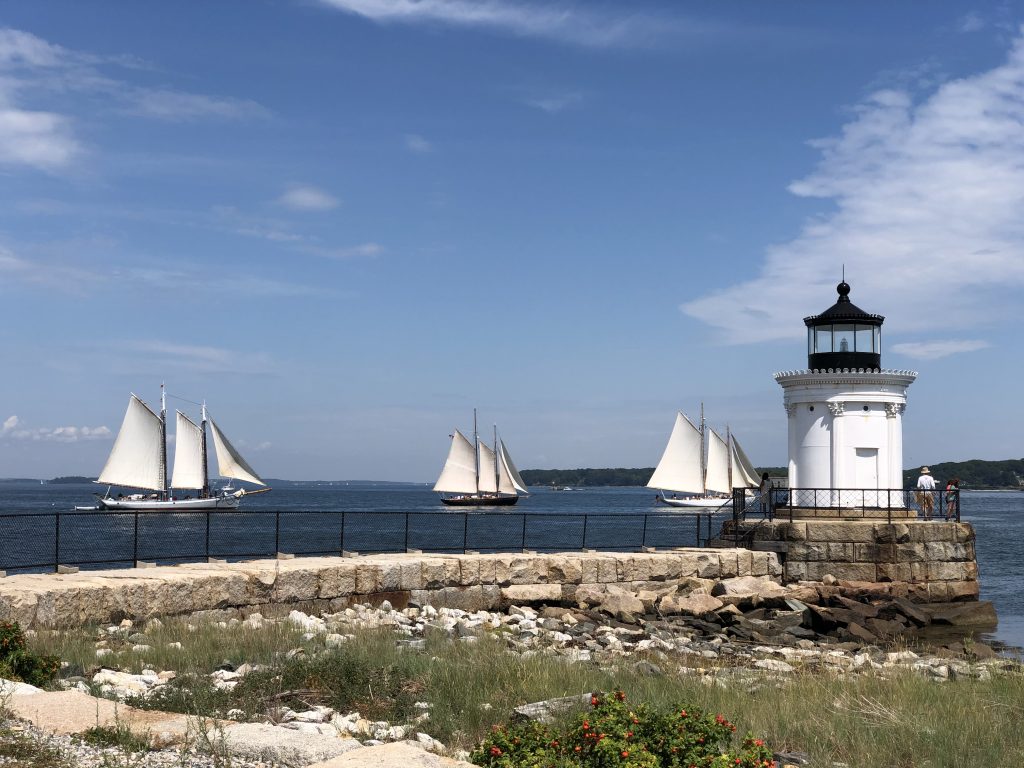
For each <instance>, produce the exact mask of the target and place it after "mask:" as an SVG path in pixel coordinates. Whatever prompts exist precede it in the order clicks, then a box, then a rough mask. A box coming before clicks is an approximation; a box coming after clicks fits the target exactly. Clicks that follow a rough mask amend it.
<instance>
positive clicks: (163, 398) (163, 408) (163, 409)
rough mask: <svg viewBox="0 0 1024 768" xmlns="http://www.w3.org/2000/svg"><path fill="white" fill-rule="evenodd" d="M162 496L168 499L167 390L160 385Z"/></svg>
mask: <svg viewBox="0 0 1024 768" xmlns="http://www.w3.org/2000/svg"><path fill="white" fill-rule="evenodd" d="M160 496H161V497H162V498H164V499H166V498H167V390H166V389H165V388H164V384H163V382H161V383H160Z"/></svg>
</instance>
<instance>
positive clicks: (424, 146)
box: [405, 133, 434, 155]
mask: <svg viewBox="0 0 1024 768" xmlns="http://www.w3.org/2000/svg"><path fill="white" fill-rule="evenodd" d="M405 148H406V149H408V150H409V151H410V152H415V153H416V154H417V155H425V154H427V153H428V152H433V151H434V145H433V144H431V143H430V142H429V141H427V140H426V139H424V138H423V137H422V136H418V135H416V134H415V133H409V134H406V137H405Z"/></svg>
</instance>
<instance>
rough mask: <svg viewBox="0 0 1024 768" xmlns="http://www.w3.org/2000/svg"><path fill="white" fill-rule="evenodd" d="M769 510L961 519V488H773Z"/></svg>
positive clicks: (842, 516) (770, 513) (841, 515)
mask: <svg viewBox="0 0 1024 768" xmlns="http://www.w3.org/2000/svg"><path fill="white" fill-rule="evenodd" d="M762 506H764V507H766V509H765V512H766V514H767V515H768V517H769V518H770V519H774V518H776V517H782V518H788V519H789V520H790V521H792V520H793V517H794V510H801V511H810V512H811V513H812V515H816V516H823V517H830V518H839V519H865V518H872V519H880V518H881V517H882V513H884V515H885V519H886V521H887V522H890V523H891V522H892V521H893V518H896V519H898V520H906V519H910V518H916V519H922V520H955V521H956V522H960V492H959V491H949V492H947V491H945V490H940V489H938V488H936V489H934V490H923V489H922V490H919V489H910V490H905V489H903V488H772V489H771V490H770V491H769V494H768V504H767V505H762Z"/></svg>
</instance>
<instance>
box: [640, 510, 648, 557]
mask: <svg viewBox="0 0 1024 768" xmlns="http://www.w3.org/2000/svg"><path fill="white" fill-rule="evenodd" d="M646 546H647V513H646V512H645V513H644V530H643V533H641V534H640V549H643V548H644V547H646Z"/></svg>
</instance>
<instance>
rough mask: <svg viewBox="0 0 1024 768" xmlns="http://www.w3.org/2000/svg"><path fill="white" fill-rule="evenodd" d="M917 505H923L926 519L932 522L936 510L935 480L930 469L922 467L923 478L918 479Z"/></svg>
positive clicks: (922, 509)
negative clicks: (933, 512)
mask: <svg viewBox="0 0 1024 768" xmlns="http://www.w3.org/2000/svg"><path fill="white" fill-rule="evenodd" d="M917 503H918V504H920V505H921V511H922V512H923V513H924V519H925V520H931V519H932V511H933V510H934V509H935V478H934V477H932V472H931V470H930V469H928V467H921V476H920V477H919V478H917Z"/></svg>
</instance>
